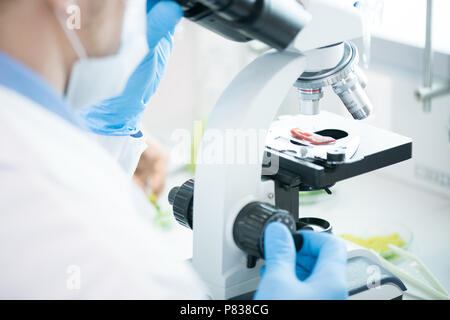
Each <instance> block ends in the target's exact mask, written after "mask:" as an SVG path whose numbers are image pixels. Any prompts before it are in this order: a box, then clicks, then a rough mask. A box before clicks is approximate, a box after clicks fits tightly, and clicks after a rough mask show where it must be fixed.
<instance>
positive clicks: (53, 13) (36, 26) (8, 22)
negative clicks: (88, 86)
mask: <svg viewBox="0 0 450 320" xmlns="http://www.w3.org/2000/svg"><path fill="white" fill-rule="evenodd" d="M132 1H133V0H132ZM125 2H126V0H32V1H30V0H0V50H1V51H5V52H6V53H8V54H10V55H12V56H14V57H16V58H18V59H19V60H21V61H22V62H24V63H25V64H27V65H29V66H30V67H32V68H33V69H35V70H36V71H38V72H40V73H41V74H43V75H44V77H47V78H48V77H49V76H50V79H48V80H49V81H50V82H53V83H54V82H55V80H57V79H55V77H58V76H57V75H56V74H53V75H49V74H48V73H49V72H50V70H48V69H49V68H50V66H49V65H50V64H52V65H53V67H54V68H57V67H59V68H62V69H64V70H63V71H64V74H65V77H64V78H65V79H61V75H59V78H60V79H59V81H61V80H64V81H65V83H64V84H62V85H63V86H64V87H61V86H59V88H58V89H64V88H65V86H66V85H67V79H68V76H69V75H70V70H71V68H72V66H73V64H74V63H75V62H76V60H77V59H78V58H79V57H78V55H77V54H76V52H75V51H74V48H73V46H72V44H71V43H70V41H69V40H68V37H67V35H66V34H65V32H64V29H63V26H62V25H65V26H66V27H67V26H69V27H72V28H74V29H75V32H76V33H77V35H78V38H79V39H80V41H81V44H82V45H83V47H84V49H85V51H86V53H87V55H88V56H90V57H100V56H107V55H111V54H114V53H115V52H117V50H118V49H119V46H120V41H121V34H122V25H123V17H124V11H125ZM58 17H59V18H60V19H58ZM61 18H62V19H63V20H65V21H63V23H61ZM52 60H53V61H52ZM52 62H53V63H52ZM56 64H59V66H56ZM40 69H41V70H40ZM44 69H45V70H44ZM52 78H53V79H52ZM54 84H55V83H54Z"/></svg>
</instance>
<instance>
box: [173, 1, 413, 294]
mask: <svg viewBox="0 0 450 320" xmlns="http://www.w3.org/2000/svg"><path fill="white" fill-rule="evenodd" d="M176 1H177V2H178V3H180V5H181V6H182V8H183V11H184V16H185V18H187V19H189V20H191V21H194V22H196V23H198V24H199V25H201V26H203V27H205V28H207V29H209V30H211V31H213V32H215V33H217V34H220V35H222V36H224V37H225V38H228V39H231V40H234V41H239V42H247V41H250V40H259V41H261V42H263V43H265V44H267V45H268V46H270V47H271V48H273V50H272V51H268V52H267V53H265V54H263V55H261V56H260V57H258V58H257V59H256V60H255V61H253V62H252V63H251V64H250V65H248V66H247V67H246V68H245V69H244V70H243V71H241V73H240V74H239V75H238V76H237V77H236V78H235V79H234V80H233V81H232V82H231V84H230V85H229V86H228V88H227V89H226V90H225V92H224V93H223V94H222V96H221V98H220V99H219V101H218V102H217V104H216V106H215V108H214V110H213V112H212V114H211V116H210V118H209V120H208V123H207V126H206V129H205V134H204V136H203V139H202V142H201V145H200V149H199V154H201V153H202V150H203V151H205V150H206V149H208V148H211V147H214V146H216V147H218V148H217V149H216V151H217V150H219V149H220V150H222V149H224V150H222V151H223V152H224V153H225V155H224V157H222V158H221V159H222V160H223V159H224V158H226V157H227V156H230V153H232V152H231V151H230V150H228V151H230V152H228V151H227V150H225V149H226V148H224V145H225V144H223V140H224V139H223V137H225V136H227V134H229V133H230V131H233V130H234V131H238V132H258V133H259V136H258V137H257V138H258V139H256V140H253V142H255V141H256V142H255V143H253V145H255V144H256V148H255V150H256V151H255V154H256V158H255V159H256V160H255V161H243V162H236V161H230V162H227V161H205V160H204V159H200V158H201V156H200V155H199V156H198V159H197V162H196V173H195V182H194V180H189V181H187V182H186V183H184V184H183V185H182V186H180V187H175V188H173V189H172V190H171V192H170V194H169V202H170V204H171V205H173V211H174V215H175V218H176V220H177V221H178V222H179V223H181V224H182V225H184V226H186V227H188V228H191V229H193V233H194V246H193V258H192V263H193V266H194V268H195V269H196V270H197V272H198V273H199V274H200V276H201V277H202V278H203V280H204V281H205V282H206V284H207V285H208V286H209V289H210V292H211V297H212V298H214V299H245V298H251V297H252V294H253V293H254V292H255V290H256V289H257V286H258V283H259V280H260V274H259V269H260V267H261V266H262V265H263V263H264V261H263V259H264V245H263V244H264V230H265V227H266V226H267V225H268V224H269V223H270V222H273V221H279V222H281V223H283V224H285V225H286V226H287V227H288V228H289V229H290V230H291V232H292V234H293V238H294V241H295V244H296V247H297V248H298V249H300V248H301V244H302V239H301V236H300V235H299V234H298V233H297V232H296V231H298V230H302V229H313V230H315V231H317V232H331V230H332V226H331V225H330V224H329V223H328V222H327V221H325V220H322V219H318V218H306V217H301V216H300V213H301V210H300V207H299V192H302V191H308V190H326V191H327V192H329V190H330V188H331V187H332V186H333V185H335V184H336V183H337V182H338V181H342V180H344V179H348V178H351V177H355V176H358V175H361V174H363V173H367V172H370V171H373V170H377V169H380V168H383V167H386V166H390V165H393V164H396V163H399V162H401V161H405V160H407V159H409V158H411V154H412V141H411V140H410V139H409V138H407V137H403V136H401V135H398V134H395V133H393V132H388V131H385V130H381V129H378V128H375V127H372V126H370V125H367V124H365V123H364V122H361V121H355V120H354V119H356V120H362V119H365V118H367V117H368V116H369V115H370V114H371V112H372V110H373V107H372V104H371V102H370V100H369V98H368V96H367V95H366V93H365V91H364V88H365V86H366V80H365V78H364V75H363V74H362V72H361V70H360V69H359V67H358V59H359V57H358V50H357V48H356V46H355V45H354V44H353V43H352V42H350V40H352V39H355V38H359V37H361V36H362V35H363V27H364V25H363V20H362V18H361V15H360V12H359V10H358V9H357V8H356V7H355V6H354V1H348V0H341V1H334V0H303V1H299V0H176ZM292 86H294V87H295V88H296V89H297V92H298V98H299V114H297V115H286V116H281V117H280V118H279V119H278V120H276V121H274V118H275V116H276V114H277V111H278V109H279V107H280V105H281V104H282V102H283V101H284V99H285V97H286V95H287V94H288V91H289V90H290V89H291V88H292ZM325 87H329V88H331V89H332V91H333V92H334V93H335V94H336V95H337V96H339V98H340V100H341V101H342V102H343V104H344V105H345V107H346V108H347V110H348V111H349V112H350V114H351V116H352V117H353V119H347V118H345V117H342V116H338V115H336V114H332V113H328V112H320V101H321V99H322V97H323V96H324V88H325ZM293 128H300V129H301V130H302V131H303V133H304V132H310V133H314V135H315V136H316V135H318V136H320V137H324V136H325V137H328V138H331V139H333V140H334V143H331V144H322V145H320V144H312V143H309V142H308V141H307V140H305V139H298V136H296V135H293V134H292V132H293V131H292V129H293ZM307 135H310V134H307ZM250 140H251V139H250ZM245 146H246V147H245V148H244V149H243V153H246V152H247V151H248V149H250V147H249V145H245ZM220 150H219V153H220ZM378 259H379V258H378V256H376V255H374V254H373V253H371V252H370V251H369V250H366V249H363V248H361V247H358V246H357V245H355V244H352V243H350V242H349V243H348V290H349V296H350V298H351V299H401V298H402V296H403V292H404V291H405V290H406V287H405V285H404V284H403V283H402V281H401V280H400V279H399V278H397V277H396V276H394V275H393V274H391V273H390V272H388V271H387V270H385V269H383V268H382V267H381V266H380V265H379V264H378V263H377V260H378ZM373 266H376V267H377V270H378V271H379V272H378V273H377V281H376V283H377V285H373V284H372V282H371V281H372V280H371V279H369V278H370V275H369V274H368V270H373Z"/></svg>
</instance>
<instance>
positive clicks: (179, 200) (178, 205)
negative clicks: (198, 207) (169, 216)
mask: <svg viewBox="0 0 450 320" xmlns="http://www.w3.org/2000/svg"><path fill="white" fill-rule="evenodd" d="M193 199H194V180H192V179H191V180H188V181H186V182H185V183H183V184H182V185H181V186H180V187H175V188H173V189H172V190H170V193H169V203H170V204H171V205H172V206H173V215H174V216H175V219H176V220H177V221H178V223H179V224H181V225H182V226H185V227H186V228H189V229H192V228H193V226H194V223H193V214H192V204H193Z"/></svg>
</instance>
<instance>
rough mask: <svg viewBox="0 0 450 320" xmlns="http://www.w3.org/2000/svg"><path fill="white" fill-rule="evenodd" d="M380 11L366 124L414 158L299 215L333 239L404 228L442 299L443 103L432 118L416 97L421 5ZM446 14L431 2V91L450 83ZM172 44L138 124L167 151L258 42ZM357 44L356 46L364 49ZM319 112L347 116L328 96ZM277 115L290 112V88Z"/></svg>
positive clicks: (447, 130) (446, 121) (447, 204)
mask: <svg viewBox="0 0 450 320" xmlns="http://www.w3.org/2000/svg"><path fill="white" fill-rule="evenodd" d="M382 3H383V6H382V8H381V11H380V12H378V13H377V15H378V16H377V19H378V20H379V21H375V22H374V23H373V29H372V36H373V38H372V48H371V61H370V65H369V69H363V70H364V72H365V74H366V75H367V77H368V80H369V84H368V88H367V91H368V94H369V96H370V98H371V100H372V102H373V104H374V107H375V113H374V115H373V116H372V117H371V118H370V119H368V120H366V121H367V122H368V123H371V124H373V125H374V126H377V127H381V128H385V129H387V130H391V131H394V132H397V133H399V134H402V135H405V136H408V137H410V138H412V139H413V159H412V160H409V161H407V162H404V163H401V164H398V165H395V166H392V167H389V168H385V169H381V170H378V171H376V172H373V173H369V174H366V175H363V176H361V177H357V178H354V179H350V180H348V181H343V182H342V183H340V184H338V185H336V186H335V187H334V188H333V190H332V191H333V192H334V194H333V195H332V196H328V195H326V194H318V195H316V196H314V197H309V198H308V199H306V198H305V201H303V202H302V200H301V208H300V210H301V216H321V217H325V218H327V219H329V220H330V221H332V222H333V224H334V225H335V226H336V228H335V230H339V228H341V230H343V229H345V228H346V224H349V223H353V224H355V223H356V224H357V223H358V221H362V222H364V221H372V222H373V223H374V224H375V223H376V224H379V225H381V226H383V224H385V225H390V226H392V225H402V226H406V228H408V229H409V230H410V231H411V234H412V238H413V240H412V243H411V247H410V249H411V250H413V251H415V252H416V253H417V254H419V255H420V256H421V257H422V258H423V260H424V261H425V262H426V264H427V265H428V266H429V267H430V268H431V269H432V271H433V272H435V274H436V275H437V276H438V278H439V279H440V280H441V281H442V282H443V284H444V286H445V287H446V288H447V290H450V257H449V256H450V255H449V254H448V252H449V249H450V247H449V244H450V232H449V227H450V94H445V95H442V96H439V97H436V98H434V99H433V100H432V102H431V110H425V108H424V106H423V103H422V102H421V101H418V99H417V98H416V96H415V90H416V89H417V88H418V87H420V86H421V85H422V84H423V82H424V67H425V63H424V45H425V40H426V12H427V10H426V6H427V1H426V0H388V1H384V2H383V1H382ZM449 14H450V1H448V0H434V3H433V12H432V30H433V35H432V43H433V49H434V54H433V81H434V83H449V82H450V36H449V31H450V19H449ZM175 38H176V39H175V46H174V51H173V56H172V60H171V62H170V64H169V67H168V71H167V74H166V76H165V77H164V79H163V82H162V84H161V87H160V89H159V90H158V92H157V94H156V95H155V96H154V97H153V98H152V99H151V101H150V108H149V109H148V111H147V113H146V114H145V118H144V128H145V130H146V131H147V132H148V133H151V134H152V135H153V136H155V137H157V138H158V139H159V140H160V141H162V142H163V143H164V144H165V146H166V147H167V148H168V149H169V150H170V147H171V145H173V144H174V143H175V142H174V141H173V139H172V134H173V132H174V130H177V129H186V130H191V129H192V128H193V123H194V121H196V120H200V121H207V119H208V116H209V114H210V112H211V110H212V108H213V107H214V105H215V102H216V101H217V100H218V98H219V96H220V94H221V92H223V90H224V89H225V88H226V86H227V85H228V84H229V83H230V81H231V80H232V79H233V77H234V76H236V75H237V73H238V72H239V71H240V70H242V68H243V67H244V66H245V65H247V64H248V63H249V62H251V61H252V60H253V59H254V58H255V57H257V56H258V55H259V54H260V53H261V52H263V51H264V47H263V46H261V45H260V44H258V43H250V44H237V43H233V42H230V41H227V40H224V39H223V38H221V37H219V36H217V35H215V34H213V33H211V32H209V31H207V30H205V29H202V28H201V27H199V26H196V25H194V24H192V23H191V22H189V21H186V20H184V21H183V22H182V23H181V25H180V26H179V28H178V29H177V32H176V36H175ZM356 43H357V45H358V46H360V47H362V41H357V42H356ZM361 50H362V48H361ZM321 108H322V110H328V111H332V112H335V113H339V114H342V115H343V116H345V117H350V115H349V114H348V112H347V111H346V109H345V107H344V106H343V105H342V103H341V102H340V101H339V100H338V97H337V96H336V95H335V94H332V93H331V92H329V91H328V92H325V99H324V100H323V101H322V102H321ZM280 113H281V114H286V113H288V114H296V113H298V101H297V96H296V93H295V90H294V89H292V92H291V93H290V94H289V95H288V97H287V98H286V101H285V103H284V104H283V106H282V108H281V110H280ZM173 160H174V159H172V163H178V162H177V161H173ZM178 164H179V163H178ZM182 169H183V168H181V170H180V168H178V167H177V166H176V165H172V166H171V175H170V178H169V181H168V185H167V189H169V188H170V187H173V186H175V185H177V184H180V183H182V182H183V181H184V180H186V178H188V177H190V176H192V173H190V172H189V171H187V170H182ZM301 199H302V198H301ZM166 202H167V200H166V199H165V198H162V199H161V205H163V206H166ZM173 228H175V229H174V230H176V233H177V237H180V236H181V237H183V236H184V237H186V238H189V237H192V235H191V233H190V231H188V230H184V229H183V228H182V227H178V226H174V227H173ZM180 234H181V235H180ZM190 246H191V243H190V241H186V248H183V252H184V254H186V256H189V255H190V254H191V250H192V249H191V247H190Z"/></svg>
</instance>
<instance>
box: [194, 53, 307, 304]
mask: <svg viewBox="0 0 450 320" xmlns="http://www.w3.org/2000/svg"><path fill="white" fill-rule="evenodd" d="M305 68H306V59H305V57H304V56H302V55H300V54H296V53H289V52H270V53H267V54H265V55H263V56H261V57H259V58H257V59H256V60H255V61H254V62H253V63H251V64H250V65H249V66H247V67H246V68H245V69H244V70H243V71H242V72H241V73H240V74H239V75H238V76H237V77H236V78H235V79H234V80H233V82H232V83H231V84H230V85H229V86H228V88H227V89H226V90H225V92H224V93H223V95H222V96H221V98H220V99H219V101H218V103H217V105H216V106H215V108H214V110H213V112H212V114H211V116H210V118H209V121H208V124H207V127H206V130H205V134H204V137H203V139H202V143H201V145H200V149H199V152H198V158H197V166H196V177H195V193H194V213H195V219H194V230H195V232H194V254H193V264H194V267H195V268H196V270H197V271H198V272H199V273H200V274H201V275H202V277H203V278H204V279H205V280H206V282H207V283H208V284H209V286H210V288H211V290H212V294H213V296H214V298H219V299H220V298H223V299H226V298H230V297H234V296H237V295H239V294H242V293H245V292H249V291H252V290H255V289H256V286H257V284H258V282H259V268H252V269H248V268H246V265H245V259H246V256H245V254H244V253H243V251H241V250H240V249H239V248H238V247H237V246H236V244H235V241H234V240H233V224H234V221H235V218H236V216H237V214H238V213H239V211H240V210H241V209H242V208H243V207H244V206H245V205H246V204H248V203H249V202H251V201H265V202H267V201H268V198H267V196H266V197H264V194H263V192H261V186H262V183H261V174H262V158H263V150H264V147H265V136H266V132H267V128H269V127H270V124H271V122H272V121H273V119H274V117H275V115H276V112H277V110H278V108H279V106H280V105H281V103H282V102H283V100H284V99H285V97H286V95H287V93H288V91H289V89H290V88H291V87H292V84H293V83H294V82H295V80H296V79H297V78H298V75H299V74H301V73H302V72H303V71H304V70H305ZM236 130H243V131H245V130H247V132H250V133H251V134H252V133H253V134H256V135H257V137H258V139H257V145H255V146H253V145H249V146H250V148H254V152H255V153H256V160H255V161H254V163H248V162H249V161H246V162H245V164H242V165H239V164H228V165H227V163H226V159H230V158H229V157H230V156H234V157H236V156H238V155H237V154H235V153H236V152H240V150H236V148H232V149H231V150H229V149H227V146H225V151H223V149H222V148H223V147H224V140H225V137H226V136H227V134H230V132H231V133H232V132H233V131H234V133H235V134H239V132H236ZM241 134H242V132H241ZM211 146H215V147H217V150H219V152H223V155H224V158H222V160H223V161H222V162H221V163H219V162H220V159H219V158H216V159H214V160H215V161H212V162H211V161H207V159H204V158H203V156H204V155H205V154H207V153H208V148H211ZM220 150H222V151H220ZM258 151H259V152H258ZM234 159H235V158H234ZM210 160H211V159H210ZM272 165H276V163H273V164H272ZM273 169H275V170H276V169H277V168H273ZM272 190H273V189H272Z"/></svg>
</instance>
